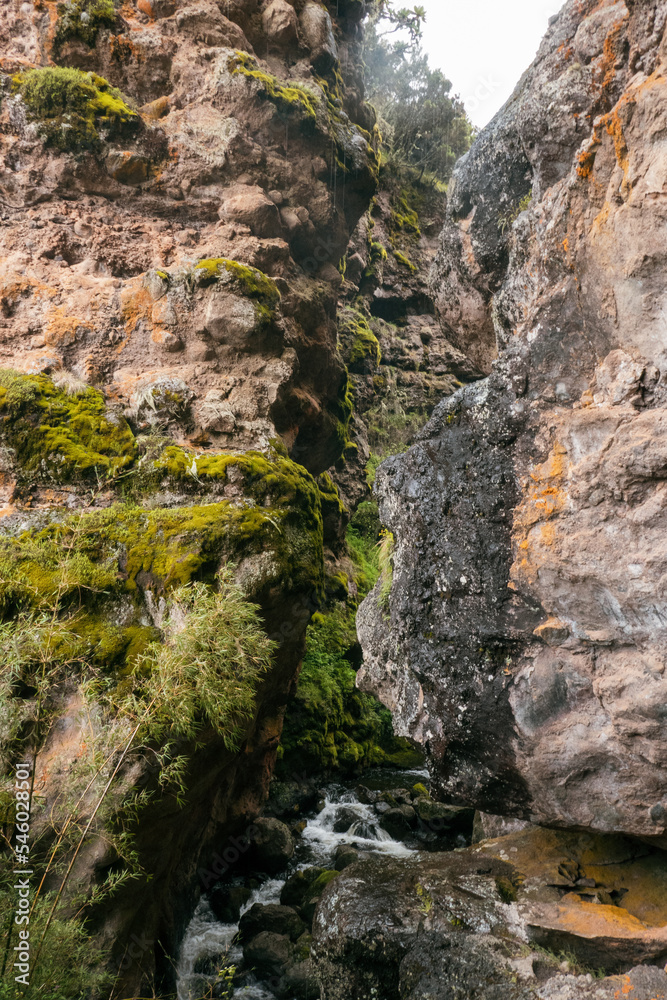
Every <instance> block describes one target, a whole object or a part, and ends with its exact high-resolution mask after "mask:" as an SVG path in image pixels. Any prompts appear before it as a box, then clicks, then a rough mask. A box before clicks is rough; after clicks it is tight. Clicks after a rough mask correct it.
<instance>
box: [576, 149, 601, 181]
mask: <svg viewBox="0 0 667 1000" xmlns="http://www.w3.org/2000/svg"><path fill="white" fill-rule="evenodd" d="M596 155H597V147H596V146H593V147H591V148H590V149H585V150H584V152H583V153H580V154H579V158H578V163H577V173H578V175H579V177H581V178H582V180H587V179H588V178H589V177H590V176H591V174H592V173H593V167H594V166H595V157H596Z"/></svg>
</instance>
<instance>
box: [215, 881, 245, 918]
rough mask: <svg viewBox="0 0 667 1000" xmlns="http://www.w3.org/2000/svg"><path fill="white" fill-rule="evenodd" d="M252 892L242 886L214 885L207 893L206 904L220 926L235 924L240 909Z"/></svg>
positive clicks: (239, 914)
mask: <svg viewBox="0 0 667 1000" xmlns="http://www.w3.org/2000/svg"><path fill="white" fill-rule="evenodd" d="M251 896H252V891H251V890H250V889H246V888H245V886H242V885H222V884H220V885H214V886H213V888H212V889H211V890H210V891H209V893H208V902H209V905H210V907H211V909H212V910H213V912H214V913H215V915H216V917H217V918H218V920H219V921H220V923H221V924H236V923H238V921H239V918H240V916H241V907H242V906H244V904H245V903H247V902H248V900H249V899H250V897H251Z"/></svg>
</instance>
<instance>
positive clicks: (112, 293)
mask: <svg viewBox="0 0 667 1000" xmlns="http://www.w3.org/2000/svg"><path fill="white" fill-rule="evenodd" d="M362 15H363V4H362V3H361V2H359V0H339V2H336V3H333V4H329V5H323V4H320V3H314V2H310V0H297V2H294V3H288V2H286V0H271V2H268V3H263V4H260V3H258V2H257V0H242V2H241V0H220V2H219V3H215V2H209V0H203V2H195V3H192V4H188V3H174V2H170V0H166V2H164V0H154V2H148V0H137V3H125V4H123V5H120V4H118V5H114V4H113V3H112V2H110V0H108V2H107V0H99V2H97V0H96V2H92V0H90V2H89V0H76V2H74V3H66V4H61V3H56V2H50V0H45V2H36V3H34V4H32V3H30V4H25V3H23V4H22V3H20V2H18V0H17V2H14V0H12V2H11V3H7V4H3V6H2V10H1V11H0V30H1V32H2V37H3V43H2V60H1V63H0V66H1V69H2V74H3V75H2V86H3V94H2V106H1V111H0V114H1V118H0V150H1V161H0V163H1V165H0V199H1V201H0V210H1V211H0V215H1V218H0V222H1V223H2V226H1V229H0V253H1V254H2V257H3V271H2V277H1V279H0V280H1V287H0V303H1V309H2V315H1V317H0V366H2V368H3V369H4V370H3V372H2V373H1V374H0V421H1V423H0V434H1V436H2V440H1V445H2V447H1V449H0V463H1V465H0V469H1V471H0V489H1V490H2V500H3V502H2V522H1V531H2V539H1V540H0V547H1V556H0V565H1V566H2V572H1V573H0V582H1V588H0V589H1V600H2V613H3V616H4V618H5V619H6V620H7V621H11V620H13V621H15V622H16V623H17V625H16V628H17V629H18V632H17V634H18V635H19V636H20V635H21V632H20V629H23V630H24V631H23V633H22V635H23V637H24V638H25V639H26V642H27V645H26V644H25V643H24V644H23V645H21V642H22V640H20V641H19V640H17V642H18V643H19V645H18V646H17V645H16V642H14V639H13V638H12V636H13V635H14V633H10V632H3V641H4V638H5V637H8V639H7V641H8V642H9V643H10V645H11V643H14V645H12V646H11V648H12V650H14V652H15V653H16V656H17V657H18V666H16V664H14V666H12V670H16V673H10V672H7V674H6V675H5V674H3V677H2V685H3V687H2V697H3V699H5V701H6V706H9V716H8V717H10V718H11V720H12V723H11V725H10V726H9V727H8V728H7V727H5V729H3V733H2V744H3V745H2V750H3V767H5V768H7V772H6V773H7V775H9V773H10V772H11V766H12V763H13V761H15V760H16V759H23V756H25V754H26V753H29V754H30V756H31V757H32V756H34V759H35V795H36V796H37V797H38V798H36V800H35V801H36V808H35V814H34V815H35V818H34V824H33V838H34V844H33V851H34V858H35V864H36V865H39V864H42V865H43V864H45V863H46V858H47V856H48V854H47V852H49V851H50V850H51V846H52V845H54V844H55V849H57V850H58V851H59V852H60V853H59V854H58V857H57V859H56V860H57V864H58V866H59V867H58V868H57V869H55V870H53V869H52V870H51V871H50V875H49V877H48V878H47V880H46V882H45V886H44V887H45V889H55V888H57V887H58V885H59V884H60V878H59V877H56V870H57V871H58V872H59V873H60V872H62V871H64V870H65V869H66V868H67V866H68V864H69V863H70V862H72V864H73V865H74V867H73V869H72V877H71V878H70V880H69V883H68V884H67V886H66V888H65V891H64V895H63V897H62V902H63V904H64V906H65V909H64V911H63V913H62V914H61V916H62V918H63V919H68V918H70V917H71V916H72V915H73V914H77V915H79V916H80V915H81V914H83V916H84V917H85V919H86V926H87V928H88V930H92V931H93V932H94V942H95V943H97V944H100V945H101V946H102V948H103V956H104V957H105V959H109V961H110V968H111V972H112V973H113V974H114V975H115V976H117V982H116V988H117V989H118V990H120V991H122V995H123V996H145V995H148V994H147V993H146V991H147V990H151V989H154V988H160V987H159V985H158V986H157V987H156V983H157V984H162V986H163V987H164V988H165V989H169V988H170V987H171V985H173V973H174V961H175V959H176V958H177V951H178V942H179V939H180V936H181V933H182V931H183V928H184V925H185V923H186V922H187V920H188V919H189V916H190V914H191V912H192V907H193V905H194V901H195V898H196V895H197V892H198V890H199V888H200V887H201V885H204V886H205V887H208V885H209V884H210V882H211V879H215V878H216V877H217V875H219V874H220V873H221V871H222V870H223V869H222V868H220V865H223V867H224V864H225V862H222V861H221V860H220V856H221V854H224V852H225V851H227V854H229V852H230V850H232V853H234V849H230V848H229V843H230V842H229V840H228V838H229V837H230V836H232V835H238V834H239V833H242V832H243V831H245V830H246V829H247V826H248V823H249V822H250V821H251V820H252V818H253V816H255V815H256V813H257V812H258V810H259V808H260V806H261V803H262V801H263V799H264V797H265V796H266V793H267V790H268V782H269V779H270V776H271V771H272V767H273V764H274V761H275V755H276V749H277V744H278V740H279V737H280V730H281V726H282V718H283V713H284V708H285V704H286V701H287V699H288V696H289V694H290V692H291V691H292V690H293V687H294V684H295V681H296V678H297V676H298V671H299V666H300V661H301V657H302V654H303V641H304V634H305V629H306V625H307V623H308V621H309V619H310V617H311V614H312V612H313V610H314V609H315V608H316V607H317V603H318V600H319V598H320V595H321V592H322V583H323V546H324V535H325V534H326V533H327V532H328V538H327V544H333V542H334V541H335V538H336V537H337V533H339V532H340V530H341V523H342V522H341V519H340V517H339V518H338V521H336V518H333V521H331V522H327V524H326V526H323V516H322V514H323V510H324V511H325V514H326V510H327V509H329V508H332V509H333V508H335V510H339V508H340V502H339V500H338V498H337V496H336V495H335V491H334V487H333V485H332V483H331V480H330V479H328V478H324V479H317V480H316V479H314V478H313V476H315V477H319V475H320V473H322V472H323V471H324V470H325V469H326V468H328V467H329V466H331V465H332V464H333V463H335V462H336V461H338V460H339V459H341V456H343V455H344V453H345V450H346V448H347V446H348V444H349V431H350V421H351V416H352V400H351V395H350V384H349V379H348V373H347V370H346V367H345V364H344V362H343V360H342V359H341V356H340V354H339V352H338V349H337V327H336V301H337V296H338V291H339V288H340V285H341V280H342V279H341V276H340V273H339V270H338V264H339V260H340V258H341V257H342V256H343V254H344V252H345V248H346V246H347V243H348V240H349V237H350V235H351V233H352V232H353V230H354V229H355V227H356V225H357V223H358V221H359V218H360V217H361V216H362V214H363V213H364V212H365V211H366V210H367V207H368V203H369V201H370V198H371V197H372V195H373V193H374V191H375V188H376V183H377V171H378V159H377V154H376V137H375V135H374V132H373V130H374V115H373V113H372V112H371V111H370V109H369V108H367V107H366V105H365V104H364V102H363V93H362V81H361V77H360V71H359V67H360V58H359V44H360V38H361V28H360V22H361V18H362ZM297 463H298V464H297ZM327 505H328V507H327ZM325 520H326V518H325ZM332 525H333V526H332ZM230 564H231V565H232V566H234V567H235V579H236V581H237V583H238V585H239V586H241V587H242V588H243V593H244V594H245V597H246V599H248V600H250V601H251V602H253V603H254V605H256V607H257V612H256V614H257V621H258V622H259V623H260V625H261V626H262V628H263V630H264V632H265V633H266V634H267V635H268V636H270V637H271V639H272V641H273V642H274V644H275V645H274V653H273V661H272V665H271V667H270V669H269V670H268V671H267V672H265V674H264V675H263V677H262V679H260V681H259V682H258V684H257V687H256V690H255V693H254V698H253V701H252V706H251V708H250V709H248V708H247V707H246V708H245V709H244V710H243V711H242V712H241V714H240V716H239V717H238V718H237V719H236V724H235V726H234V727H233V733H234V735H233V738H230V733H227V734H224V733H221V727H220V726H219V725H217V724H210V723H211V717H210V716H209V724H204V723H202V721H201V720H202V718H203V719H204V720H205V719H206V713H205V711H204V710H203V708H202V705H201V704H200V705H199V706H198V708H197V711H198V712H199V716H198V718H199V723H200V724H199V728H197V727H196V728H195V730H193V731H192V732H191V733H190V734H189V736H188V737H187V738H185V737H183V736H181V737H178V734H176V735H174V734H173V733H172V736H171V737H170V736H169V726H170V725H171V726H172V728H173V724H174V723H175V722H177V721H178V720H177V717H176V716H174V715H172V716H171V718H170V719H169V720H167V729H166V730H164V729H163V730H161V732H162V737H161V738H159V737H156V736H155V733H156V732H160V730H159V729H158V730H157V731H153V736H152V737H151V738H149V739H148V740H145V739H143V736H144V735H145V733H144V730H143V729H142V728H141V726H139V723H138V724H137V725H138V729H137V732H138V733H139V736H138V737H137V739H136V740H135V741H134V742H132V739H130V742H129V743H127V750H125V751H124V750H123V746H125V736H127V735H128V733H127V732H125V730H124V728H123V727H124V726H125V720H126V718H129V717H130V716H126V714H125V713H126V712H129V713H130V715H132V713H133V712H134V711H135V710H136V707H137V701H136V699H137V697H139V698H141V697H143V695H142V694H141V690H140V689H142V685H143V683H144V680H142V676H141V675H142V670H143V673H144V674H145V673H146V669H145V668H146V667H147V663H148V662H149V661H146V660H144V659H142V657H145V655H146V650H147V649H154V647H153V646H151V643H154V642H155V641H156V640H157V641H158V642H160V641H162V642H164V641H165V640H166V639H167V637H168V635H171V636H172V637H173V636H174V634H178V631H179V628H180V626H179V624H178V615H177V614H176V617H175V618H174V614H173V612H174V608H173V601H172V597H173V594H174V591H175V589H176V588H179V587H182V586H184V585H188V584H190V583H192V582H193V581H203V582H205V583H207V584H212V583H214V582H215V581H220V580H224V579H225V576H224V574H225V567H227V566H228V565H230ZM223 591H224V587H223ZM170 611H171V612H172V615H171V618H170ZM167 623H169V624H167ZM181 624H182V623H181ZM3 627H5V626H3ZM7 627H9V626H7ZM251 633H252V629H251V632H250V633H247V634H251ZM252 634H254V633H252ZM33 636H34V637H36V639H35V642H34V643H33V645H30V642H28V639H30V641H31V642H32V638H31V637H33ZM235 641H236V643H237V646H236V648H237V650H238V651H239V653H241V652H243V650H244V649H245V646H244V643H245V639H244V634H243V633H242V632H238V633H237V635H236V640H235ZM3 648H5V647H3ZM7 648H9V647H7ZM17 650H18V652H16V651H17ZM232 650H233V647H232ZM19 654H20V655H19ZM151 655H153V654H151ZM156 655H159V654H156ZM244 655H245V653H244ZM15 658H16V657H15ZM12 662H13V661H12ZM138 663H140V664H143V668H142V669H140V670H139V672H138V673H137V664H138ZM239 677H242V672H241V673H237V674H236V675H235V683H236V681H238V680H239ZM174 683H175V682H174ZM137 685H138V686H137ZM231 689H232V690H234V686H233V685H232V688H231ZM193 690H194V691H195V692H196V691H197V690H198V686H197V685H194V688H193ZM161 693H162V694H163V693H164V691H163V689H161ZM154 705H155V701H152V702H150V706H154ZM158 706H159V700H158ZM202 712H203V715H202ZM147 714H148V715H150V712H148V713H146V712H144V714H143V715H142V717H141V718H142V719H143V720H144V721H145V720H146V715H147ZM17 720H18V721H17ZM5 721H6V720H5ZM140 721H141V720H140ZM164 722H165V720H164V719H163V720H162V723H161V725H162V724H164ZM213 722H214V723H215V717H214V718H213ZM3 725H4V723H3ZM12 727H13V728H12ZM123 732H125V736H123V740H122V742H118V740H119V738H120V735H121V734H122V733H123ZM165 733H166V736H165ZM135 735H136V733H135ZM165 739H166V744H165ZM114 741H115V742H114ZM116 743H117V745H116ZM144 744H147V745H144ZM165 746H166V747H170V748H171V749H170V751H169V754H168V755H167V757H166V758H160V757H159V754H158V755H157V756H156V753H157V752H158V751H159V752H160V753H162V752H163V751H164V750H165ZM91 754H92V755H93V756H92V757H90V755H91ZM21 755H23V756H21ZM107 755H108V756H107ZM89 758H90V759H89ZM94 761H96V763H95V767H98V765H99V768H100V769H99V770H98V771H97V772H96V776H95V775H94V776H93V777H92V778H90V780H91V782H98V783H99V780H100V775H103V776H104V780H106V777H107V776H110V779H111V783H110V787H111V791H110V792H107V791H104V788H103V786H102V788H101V790H99V789H98V788H97V785H96V784H93V785H88V787H87V788H86V787H85V781H84V780H83V771H82V763H85V765H86V766H88V765H90V766H91V767H92V764H93V762H94ZM165 766H166V767H167V769H168V768H169V767H170V766H171V767H176V771H178V768H185V771H184V772H183V771H181V772H180V773H184V774H185V775H186V778H185V782H184V783H183V782H182V781H181V780H180V779H178V778H177V780H176V784H175V785H174V784H173V782H172V781H171V777H174V776H175V775H176V771H173V770H167V771H166V770H165ZM90 773H93V774H94V768H93V769H92V771H91V772H90ZM88 776H89V775H88ZM85 780H88V777H86V779H85ZM77 782H79V784H77ZM81 782H83V783H81ZM179 787H180V791H179ZM91 788H92V789H93V792H94V793H95V795H97V793H98V791H99V792H100V795H102V799H104V809H103V810H101V811H100V812H99V813H98V811H97V809H94V797H93V792H91ZM79 794H80V795H81V797H80V798H78V799H77V796H79ZM6 797H7V796H6V793H5V790H4V785H3V799H2V802H3V810H5V812H6ZM100 801H102V800H100ZM148 802H150V808H148V807H147V803H148ZM73 803H74V805H73ZM37 805H38V806H39V808H37ZM107 807H108V808H107ZM4 819H7V820H9V821H11V816H10V815H9V814H7V815H5V816H4ZM72 823H74V827H72ZM68 829H69V831H70V832H69V833H68V832H67V831H68ZM73 829H77V830H84V831H85V835H84V839H83V840H82V842H81V844H80V845H79V847H78V848H77V847H76V844H77V839H76V837H73ZM77 836H78V834H77ZM119 838H120V839H119ZM82 845H83V846H82ZM123 845H124V847H123ZM125 848H127V851H125ZM238 853H239V852H238V851H236V856H237V858H238ZM128 859H130V861H131V864H130V865H129V867H130V868H131V869H132V871H133V872H134V874H133V877H132V879H131V880H129V881H127V880H123V878H124V876H123V872H124V871H125V863H126V861H128ZM119 876H121V881H120V882H119V883H118V886H117V887H116V890H115V892H114V893H113V894H111V895H109V894H108V892H106V890H104V891H102V887H103V886H106V887H107V888H108V887H109V886H110V885H112V884H113V883H114V880H116V879H117V878H118V877H119ZM74 881H76V883H77V885H76V896H73V895H72V892H73V883H74ZM99 899H103V904H102V905H101V906H100V905H97V906H96V905H95V904H96V900H99ZM49 905H51V904H50V902H49ZM59 913H60V911H59ZM58 933H61V934H62V933H64V932H63V931H62V928H61V930H60V932H58ZM51 936H52V937H53V936H54V935H53V934H52V935H51ZM55 936H57V935H55ZM47 951H48V949H47ZM93 957H94V954H93V952H91V951H90V949H88V952H87V955H86V959H89V958H90V959H92V958H93ZM84 964H85V963H84ZM42 965H43V966H44V962H43V963H42ZM36 975H37V977H38V978H39V979H40V982H45V977H46V972H45V971H44V968H43V967H42V969H41V971H38V973H37V974H36ZM47 985H51V986H53V988H54V989H55V988H56V985H57V988H58V989H64V988H65V987H64V986H63V984H62V981H61V980H59V979H58V968H57V967H56V982H55V984H54V983H50V982H49V983H47Z"/></svg>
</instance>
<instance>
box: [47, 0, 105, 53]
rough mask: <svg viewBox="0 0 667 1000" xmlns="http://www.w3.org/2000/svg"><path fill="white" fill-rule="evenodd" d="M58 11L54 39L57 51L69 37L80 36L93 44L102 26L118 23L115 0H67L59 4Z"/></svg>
mask: <svg viewBox="0 0 667 1000" xmlns="http://www.w3.org/2000/svg"><path fill="white" fill-rule="evenodd" d="M57 11H58V21H57V22H56V31H55V35H54V39H53V46H54V50H55V51H56V52H57V51H59V49H60V48H61V46H62V45H63V44H64V43H65V42H66V41H67V40H68V39H69V38H80V39H81V41H82V42H85V43H86V45H90V46H93V45H94V44H95V42H96V40H97V35H98V32H99V30H100V28H113V26H114V24H115V23H116V9H115V7H114V5H113V0H67V2H66V3H59V4H58V7H57Z"/></svg>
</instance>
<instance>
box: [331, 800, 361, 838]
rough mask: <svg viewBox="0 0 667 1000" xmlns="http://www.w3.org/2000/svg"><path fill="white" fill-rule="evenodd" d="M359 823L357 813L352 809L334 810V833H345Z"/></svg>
mask: <svg viewBox="0 0 667 1000" xmlns="http://www.w3.org/2000/svg"><path fill="white" fill-rule="evenodd" d="M358 822H359V813H358V812H356V811H355V810H354V809H350V808H349V807H348V808H345V807H344V806H343V807H342V808H340V809H337V810H336V820H335V822H334V825H333V829H334V833H347V831H348V830H349V829H350V827H351V826H352V825H353V824H354V823H358Z"/></svg>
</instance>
